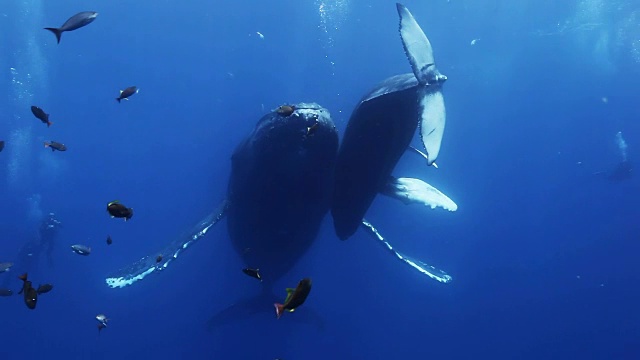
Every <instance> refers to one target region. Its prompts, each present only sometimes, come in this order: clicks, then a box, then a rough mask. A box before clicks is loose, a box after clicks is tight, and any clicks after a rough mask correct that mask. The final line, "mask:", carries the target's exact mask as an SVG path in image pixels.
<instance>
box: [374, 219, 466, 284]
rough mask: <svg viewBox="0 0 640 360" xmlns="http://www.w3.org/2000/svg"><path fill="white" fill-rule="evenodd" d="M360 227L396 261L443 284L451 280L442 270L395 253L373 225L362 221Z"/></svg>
mask: <svg viewBox="0 0 640 360" xmlns="http://www.w3.org/2000/svg"><path fill="white" fill-rule="evenodd" d="M362 226H363V227H364V229H365V230H366V231H367V233H368V234H369V235H371V236H372V237H373V238H374V239H376V240H379V241H380V242H382V244H383V245H384V247H385V248H386V249H387V250H389V251H390V252H391V253H392V254H393V255H395V257H396V258H397V259H398V260H400V261H402V262H403V263H405V264H406V265H409V266H410V267H411V268H413V269H414V270H417V271H418V272H420V273H421V274H423V275H426V276H428V277H430V278H432V279H434V280H436V281H439V282H441V283H444V284H446V283H448V282H450V281H451V280H452V279H453V278H452V277H451V276H450V275H449V274H447V273H446V272H444V271H443V270H440V269H438V268H436V267H435V266H431V265H429V264H427V263H425V262H423V261H420V260H416V259H413V258H410V257H408V256H406V255H404V254H402V253H400V252H398V251H396V250H395V249H394V248H393V246H391V244H389V242H388V241H387V240H385V238H384V237H382V235H381V234H380V233H379V232H378V230H376V228H374V227H373V225H371V223H369V222H368V221H367V220H364V219H363V220H362Z"/></svg>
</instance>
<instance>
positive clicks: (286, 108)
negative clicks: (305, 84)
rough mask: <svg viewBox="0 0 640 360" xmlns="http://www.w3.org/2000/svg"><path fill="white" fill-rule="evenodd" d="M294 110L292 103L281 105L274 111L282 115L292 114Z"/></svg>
mask: <svg viewBox="0 0 640 360" xmlns="http://www.w3.org/2000/svg"><path fill="white" fill-rule="evenodd" d="M295 110H296V108H295V106H293V105H282V106H280V107H279V108H278V109H277V110H276V112H277V113H278V114H280V115H282V116H289V115H291V114H293V112H294V111H295Z"/></svg>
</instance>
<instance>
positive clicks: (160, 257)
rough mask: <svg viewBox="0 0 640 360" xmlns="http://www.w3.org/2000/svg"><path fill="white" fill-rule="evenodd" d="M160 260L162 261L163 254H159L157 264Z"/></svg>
mask: <svg viewBox="0 0 640 360" xmlns="http://www.w3.org/2000/svg"><path fill="white" fill-rule="evenodd" d="M160 261H162V255H158V257H157V258H156V264H157V263H159V262H160Z"/></svg>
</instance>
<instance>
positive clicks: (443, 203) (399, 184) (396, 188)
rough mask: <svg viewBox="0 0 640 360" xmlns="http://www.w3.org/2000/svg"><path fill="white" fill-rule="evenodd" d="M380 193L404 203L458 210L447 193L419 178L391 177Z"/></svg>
mask: <svg viewBox="0 0 640 360" xmlns="http://www.w3.org/2000/svg"><path fill="white" fill-rule="evenodd" d="M381 193H382V194H383V195H387V196H390V197H392V198H395V199H398V200H400V201H402V202H403V203H405V204H413V203H417V204H422V205H425V206H429V207H431V208H432V209H435V208H436V207H441V208H443V209H445V210H449V211H456V210H458V205H457V204H456V203H455V202H453V200H451V199H450V198H449V197H448V196H447V195H445V194H443V193H442V192H441V191H440V190H438V189H436V188H435V187H433V186H431V185H429V184H427V183H426V182H424V181H422V180H420V179H415V178H397V179H396V178H393V177H392V178H391V179H390V180H389V182H388V183H387V185H386V186H385V188H384V190H383V191H382V192H381Z"/></svg>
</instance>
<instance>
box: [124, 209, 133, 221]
mask: <svg viewBox="0 0 640 360" xmlns="http://www.w3.org/2000/svg"><path fill="white" fill-rule="evenodd" d="M132 217H133V208H129V215H127V217H125V218H124V221H127V220H129V219H131V218H132Z"/></svg>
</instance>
